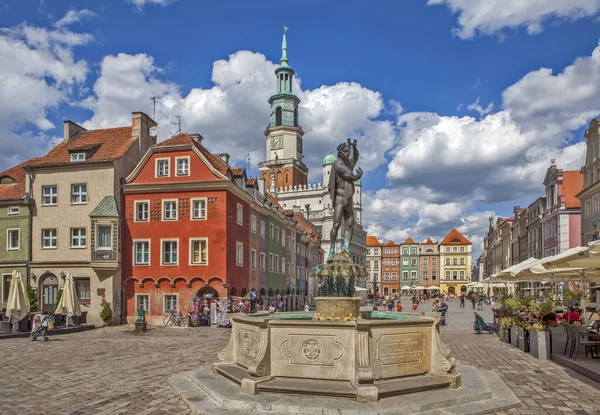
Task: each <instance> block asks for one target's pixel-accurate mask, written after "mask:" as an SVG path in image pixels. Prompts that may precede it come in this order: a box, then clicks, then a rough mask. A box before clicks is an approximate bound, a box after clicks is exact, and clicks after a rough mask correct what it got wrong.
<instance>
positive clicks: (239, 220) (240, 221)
mask: <svg viewBox="0 0 600 415" xmlns="http://www.w3.org/2000/svg"><path fill="white" fill-rule="evenodd" d="M237 223H238V225H243V224H244V207H243V206H242V205H240V204H239V203H238V204H237Z"/></svg>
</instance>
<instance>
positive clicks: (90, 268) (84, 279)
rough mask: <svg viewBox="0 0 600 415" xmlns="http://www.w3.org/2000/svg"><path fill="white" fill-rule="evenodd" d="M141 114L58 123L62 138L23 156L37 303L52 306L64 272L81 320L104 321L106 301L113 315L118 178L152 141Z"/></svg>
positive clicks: (118, 263)
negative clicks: (92, 124)
mask: <svg viewBox="0 0 600 415" xmlns="http://www.w3.org/2000/svg"><path fill="white" fill-rule="evenodd" d="M155 125H156V123H155V122H154V121H153V120H152V119H150V118H149V117H148V116H147V115H146V114H143V113H141V112H136V113H133V114H132V125H131V126H129V127H120V128H109V129H102V130H90V131H88V130H86V129H85V128H83V127H81V126H79V125H77V124H75V123H73V122H71V121H65V123H64V139H63V141H62V142H60V143H59V144H57V145H56V146H55V147H54V148H53V149H52V150H51V151H50V152H49V153H48V154H47V155H45V156H44V157H40V158H38V159H35V160H32V161H30V162H28V163H25V166H24V167H25V171H26V178H27V181H26V189H25V191H26V193H28V194H29V195H30V198H31V206H32V228H31V241H32V242H31V262H30V270H29V272H30V276H29V281H30V284H31V286H32V287H33V288H35V289H36V291H37V296H38V305H39V308H40V309H41V310H43V311H47V312H51V311H54V306H55V303H56V296H57V293H58V290H59V289H60V288H61V287H62V285H63V283H64V278H65V277H66V275H67V274H69V273H70V274H71V275H72V276H73V278H74V279H75V285H76V289H77V294H78V296H79V300H80V302H81V310H82V312H85V313H87V314H86V315H87V322H88V323H90V324H102V320H101V318H100V311H101V309H102V303H103V302H104V301H105V302H107V303H108V304H109V305H110V308H111V310H112V322H113V323H119V322H121V321H122V320H121V317H122V311H123V306H124V302H123V301H124V300H123V296H122V294H123V285H122V283H123V278H122V265H123V264H124V263H128V262H129V257H128V258H125V259H124V258H123V257H122V255H121V236H122V235H121V232H122V226H121V225H122V224H121V212H122V192H121V189H122V185H123V181H124V179H125V177H126V176H127V175H128V174H129V173H130V172H131V171H132V170H133V169H134V168H135V167H136V165H137V164H138V161H139V160H140V159H141V157H142V156H143V155H144V154H145V153H146V150H147V149H148V148H150V146H151V145H153V144H154V143H155V138H153V137H152V136H151V135H150V128H151V127H153V126H155Z"/></svg>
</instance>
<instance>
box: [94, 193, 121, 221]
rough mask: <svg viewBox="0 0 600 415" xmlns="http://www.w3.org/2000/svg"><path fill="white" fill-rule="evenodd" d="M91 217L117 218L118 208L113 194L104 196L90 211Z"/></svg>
mask: <svg viewBox="0 0 600 415" xmlns="http://www.w3.org/2000/svg"><path fill="white" fill-rule="evenodd" d="M90 217H91V218H118V217H119V210H118V209H117V202H116V200H115V198H114V197H113V196H104V198H103V199H102V200H101V201H100V203H98V206H96V207H95V208H94V210H92V211H91V212H90Z"/></svg>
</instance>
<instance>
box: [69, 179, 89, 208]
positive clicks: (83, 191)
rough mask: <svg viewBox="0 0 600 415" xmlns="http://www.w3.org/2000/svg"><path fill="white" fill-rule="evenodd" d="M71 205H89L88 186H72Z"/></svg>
mask: <svg viewBox="0 0 600 415" xmlns="http://www.w3.org/2000/svg"><path fill="white" fill-rule="evenodd" d="M71 203H72V204H74V205H85V204H86V203H87V185H86V184H74V185H72V186H71Z"/></svg>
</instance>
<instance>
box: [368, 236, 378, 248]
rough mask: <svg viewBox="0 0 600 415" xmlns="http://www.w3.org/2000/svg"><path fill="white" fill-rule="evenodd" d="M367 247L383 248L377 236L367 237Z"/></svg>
mask: <svg viewBox="0 0 600 415" xmlns="http://www.w3.org/2000/svg"><path fill="white" fill-rule="evenodd" d="M367 246H381V243H380V242H379V241H378V240H377V237H375V236H367Z"/></svg>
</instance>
